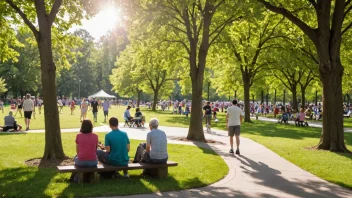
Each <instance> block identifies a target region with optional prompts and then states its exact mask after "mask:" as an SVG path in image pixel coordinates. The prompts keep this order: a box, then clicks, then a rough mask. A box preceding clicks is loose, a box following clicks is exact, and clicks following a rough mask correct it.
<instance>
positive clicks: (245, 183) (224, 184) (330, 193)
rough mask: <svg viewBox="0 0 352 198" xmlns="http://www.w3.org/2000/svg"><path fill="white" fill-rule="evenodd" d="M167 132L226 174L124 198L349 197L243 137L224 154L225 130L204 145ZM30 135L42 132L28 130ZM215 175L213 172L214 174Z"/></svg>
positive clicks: (139, 134) (139, 133)
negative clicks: (235, 151) (211, 155)
mask: <svg viewBox="0 0 352 198" xmlns="http://www.w3.org/2000/svg"><path fill="white" fill-rule="evenodd" d="M160 129H162V130H164V131H165V132H166V133H167V136H168V139H169V143H176V144H191V145H195V146H199V147H205V148H211V149H213V150H214V151H216V152H217V153H218V154H219V155H220V156H221V157H222V158H223V159H224V160H225V162H226V163H227V165H228V166H229V173H228V175H227V176H226V177H225V178H224V179H222V180H220V181H218V182H216V183H214V184H212V185H210V186H206V187H203V188H197V189H190V190H183V191H175V192H161V193H154V194H147V195H134V196H127V197H131V198H142V197H143V198H155V197H280V198H283V197H309V198H312V197H329V198H331V197H346V198H347V197H352V191H351V190H348V189H345V188H343V187H340V186H337V185H335V184H332V183H329V182H327V181H325V180H323V179H320V178H319V177H317V176H315V175H312V174H311V173H309V172H307V171H305V170H302V169H301V168H299V167H297V166H296V165H294V164H292V163H290V162H289V161H287V160H285V159H284V158H282V157H280V156H279V155H277V154H276V153H274V152H272V151H271V150H269V149H267V148H266V147H264V146H262V145H260V144H258V143H256V142H254V141H252V140H250V139H247V138H241V154H242V155H241V156H238V155H231V154H229V153H228V151H229V145H228V137H227V134H226V132H225V131H220V130H213V132H212V133H211V134H209V133H207V134H206V138H207V139H208V140H215V141H219V142H223V143H224V144H209V145H208V144H205V143H198V142H193V143H192V142H181V141H175V140H173V139H174V138H175V137H186V135H187V132H188V129H186V128H175V127H160ZM121 130H123V131H125V132H127V133H128V136H129V137H130V138H131V139H139V140H144V139H145V138H146V134H147V132H148V130H147V129H134V128H124V127H121ZM77 131H79V129H63V130H62V132H77ZM94 131H99V132H107V131H110V129H109V128H108V127H107V126H101V127H96V128H94ZM32 132H38V133H40V132H44V131H43V130H32V131H30V133H32ZM214 174H216V173H214Z"/></svg>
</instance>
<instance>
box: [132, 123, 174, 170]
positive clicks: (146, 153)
mask: <svg viewBox="0 0 352 198" xmlns="http://www.w3.org/2000/svg"><path fill="white" fill-rule="evenodd" d="M158 126H159V121H158V119H156V118H153V119H151V120H150V122H149V128H150V130H151V131H150V132H149V133H148V134H147V143H140V144H139V146H138V148H137V151H136V155H135V157H134V160H133V162H134V163H138V162H147V163H156V164H160V163H166V162H167V160H168V153H167V138H166V134H165V132H164V131H162V130H159V129H158Z"/></svg>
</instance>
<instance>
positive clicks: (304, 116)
mask: <svg viewBox="0 0 352 198" xmlns="http://www.w3.org/2000/svg"><path fill="white" fill-rule="evenodd" d="M305 118H306V113H304V108H301V111H300V113H299V121H300V122H304V119H305Z"/></svg>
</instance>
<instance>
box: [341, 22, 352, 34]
mask: <svg viewBox="0 0 352 198" xmlns="http://www.w3.org/2000/svg"><path fill="white" fill-rule="evenodd" d="M351 27H352V22H351V23H350V24H348V26H346V27H345V29H343V30H342V32H341V35H343V34H344V33H346V32H347V31H348V30H349V29H350V28H351Z"/></svg>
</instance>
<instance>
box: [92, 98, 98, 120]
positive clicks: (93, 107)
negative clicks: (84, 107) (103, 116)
mask: <svg viewBox="0 0 352 198" xmlns="http://www.w3.org/2000/svg"><path fill="white" fill-rule="evenodd" d="M98 106H99V103H98V102H97V101H96V100H95V98H93V101H92V103H91V108H92V110H93V116H94V122H97V121H98Z"/></svg>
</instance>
